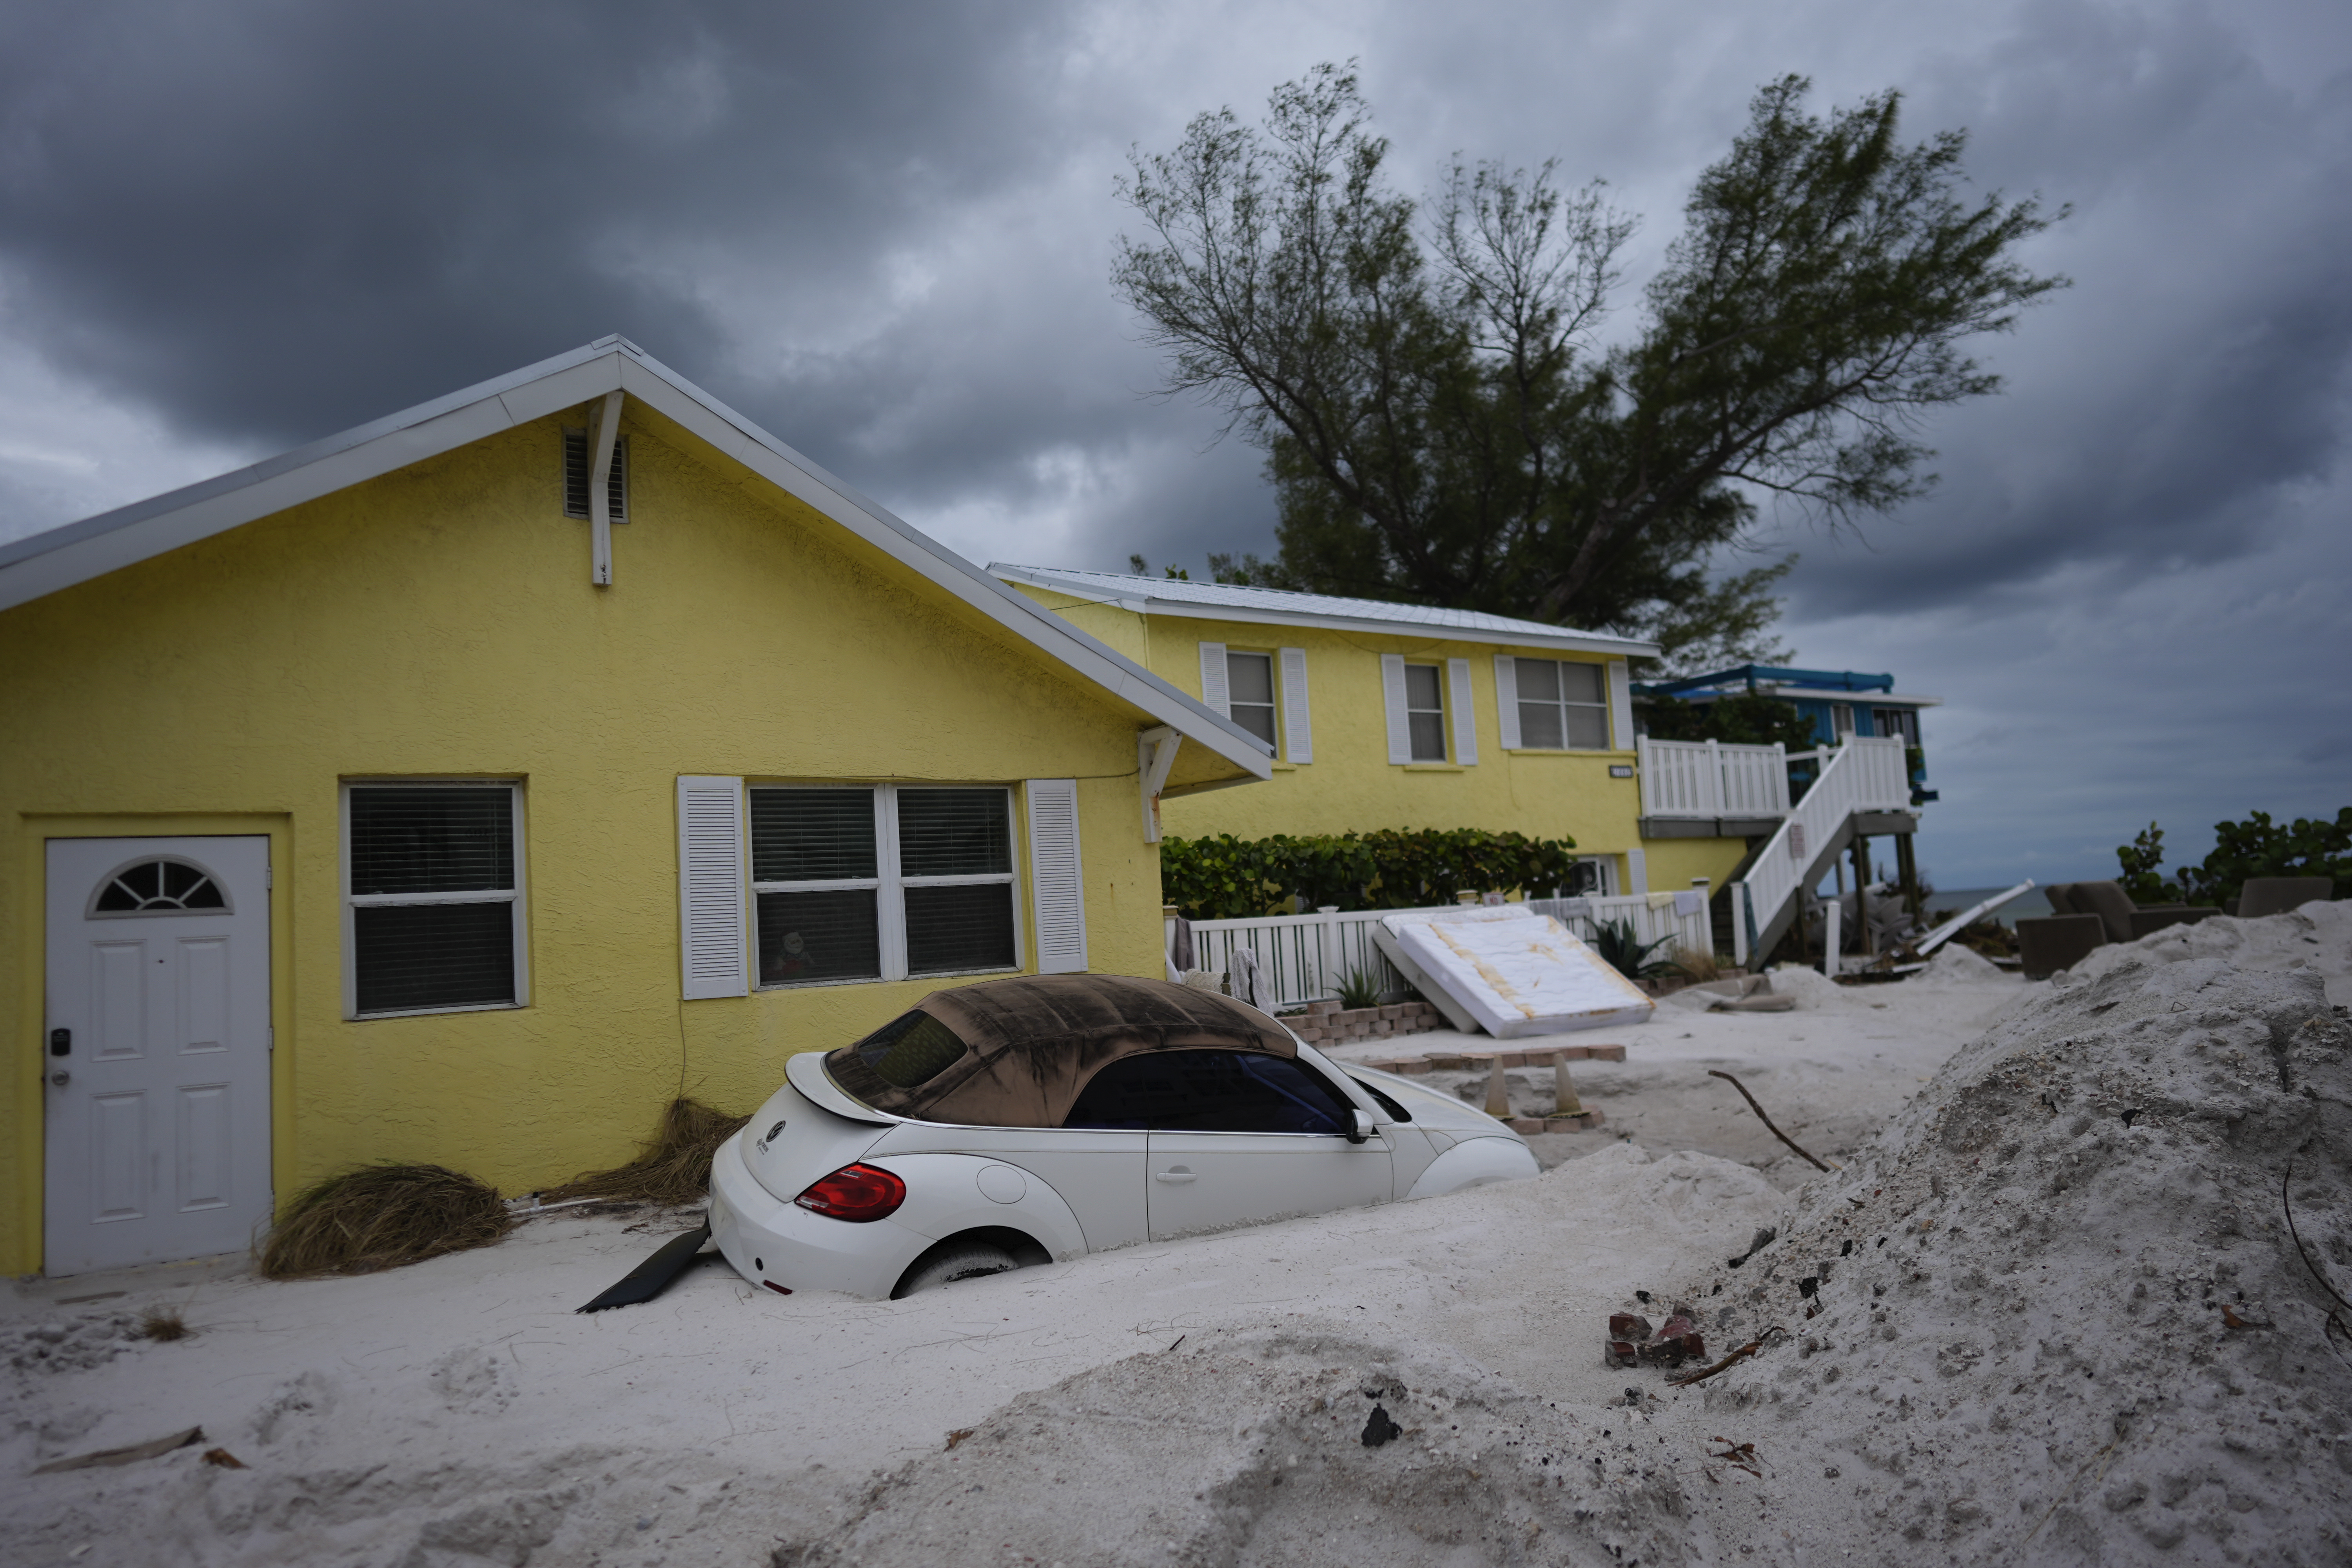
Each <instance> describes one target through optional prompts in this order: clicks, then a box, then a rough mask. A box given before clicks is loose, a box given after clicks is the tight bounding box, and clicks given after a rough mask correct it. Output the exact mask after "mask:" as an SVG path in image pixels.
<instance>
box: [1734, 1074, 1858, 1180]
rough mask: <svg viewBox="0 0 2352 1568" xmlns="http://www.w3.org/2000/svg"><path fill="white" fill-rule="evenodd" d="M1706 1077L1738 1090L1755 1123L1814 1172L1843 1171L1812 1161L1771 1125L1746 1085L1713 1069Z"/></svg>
mask: <svg viewBox="0 0 2352 1568" xmlns="http://www.w3.org/2000/svg"><path fill="white" fill-rule="evenodd" d="M1706 1076H1707V1077H1709V1078H1719V1079H1723V1081H1724V1082H1726V1083H1727V1084H1729V1085H1730V1086H1731V1087H1732V1088H1734V1089H1738V1091H1739V1098H1740V1099H1742V1100H1746V1101H1747V1102H1748V1110H1752V1111H1754V1112H1755V1113H1756V1120H1757V1121H1761V1122H1762V1123H1763V1124H1764V1126H1765V1128H1766V1129H1767V1130H1768V1131H1770V1132H1771V1134H1772V1136H1773V1137H1775V1138H1778V1139H1779V1140H1780V1142H1783V1143H1786V1144H1787V1145H1788V1146H1789V1147H1790V1148H1791V1149H1794V1150H1795V1151H1796V1152H1798V1153H1800V1154H1802V1155H1804V1157H1805V1158H1806V1159H1807V1160H1808V1161H1810V1162H1811V1164H1812V1167H1813V1169H1814V1170H1816V1171H1843V1170H1844V1169H1845V1167H1844V1166H1843V1165H1824V1164H1822V1163H1821V1162H1820V1161H1819V1160H1816V1159H1814V1158H1813V1156H1812V1153H1811V1151H1809V1150H1807V1149H1806V1148H1805V1147H1804V1145H1803V1144H1801V1143H1799V1142H1797V1141H1796V1140H1795V1139H1794V1138H1791V1137H1790V1136H1789V1135H1788V1134H1787V1133H1786V1132H1783V1131H1780V1129H1779V1128H1778V1127H1774V1126H1773V1125H1772V1119H1771V1118H1770V1117H1769V1116H1767V1115H1765V1114H1764V1108H1763V1107H1762V1106H1760V1105H1759V1104H1757V1103H1756V1097H1755V1096H1754V1095H1752V1094H1750V1093H1748V1086H1747V1085H1746V1084H1744V1083H1742V1082H1740V1081H1739V1080H1738V1079H1736V1078H1734V1077H1732V1076H1731V1075H1730V1074H1729V1073H1727V1072H1717V1070H1716V1069H1715V1068H1707V1069H1706Z"/></svg>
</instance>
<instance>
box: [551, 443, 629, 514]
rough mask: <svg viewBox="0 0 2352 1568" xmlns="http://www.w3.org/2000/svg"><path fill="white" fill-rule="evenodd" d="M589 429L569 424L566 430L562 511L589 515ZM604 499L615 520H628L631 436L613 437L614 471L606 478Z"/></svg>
mask: <svg viewBox="0 0 2352 1568" xmlns="http://www.w3.org/2000/svg"><path fill="white" fill-rule="evenodd" d="M588 470H589V462H588V432H587V431H585V430H583V429H577V428H574V427H572V426H565V428H564V431H563V515H564V516H566V517H586V516H587V515H588ZM604 496H605V502H606V505H607V506H608V508H609V509H610V510H611V513H612V518H613V521H614V522H626V521H629V438H628V437H626V436H620V437H614V441H613V473H612V477H611V478H610V479H607V480H605V482H604Z"/></svg>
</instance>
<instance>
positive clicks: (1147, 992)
mask: <svg viewBox="0 0 2352 1568" xmlns="http://www.w3.org/2000/svg"><path fill="white" fill-rule="evenodd" d="M1536 1170H1537V1166H1536V1161H1535V1156H1534V1155H1533V1154H1531V1153H1530V1152H1528V1146H1527V1144H1526V1142H1524V1141H1522V1140H1521V1139H1520V1138H1519V1136H1518V1135H1517V1133H1515V1132H1513V1131H1510V1130H1509V1129H1508V1128H1507V1127H1505V1126H1503V1125H1502V1124H1501V1123H1500V1122H1497V1121H1494V1120H1493V1119H1492V1118H1490V1117H1487V1116H1485V1115H1483V1114H1481V1113H1480V1112H1479V1111H1477V1110H1474V1109H1472V1108H1471V1107H1469V1106H1466V1105H1465V1104H1463V1103H1462V1102H1461V1101H1459V1100H1454V1099H1453V1098H1452V1097H1450V1096H1447V1095H1444V1094H1439V1093H1435V1092H1433V1091H1432V1090H1430V1089H1426V1088H1423V1087H1422V1086H1421V1085H1418V1084H1415V1083H1414V1082H1412V1079H1404V1078H1398V1077H1396V1076H1394V1075H1392V1074H1390V1073H1383V1072H1374V1071H1371V1070H1370V1069H1368V1068H1359V1067H1346V1068H1343V1067H1341V1066H1340V1065H1339V1064H1338V1063H1336V1062H1333V1061H1331V1060H1329V1059H1328V1058H1325V1057H1324V1056H1322V1055H1321V1054H1320V1053H1318V1051H1316V1050H1315V1049H1314V1048H1313V1047H1309V1046H1307V1045H1306V1044H1304V1043H1303V1042H1301V1041H1300V1040H1299V1039H1298V1038H1297V1037H1295V1036H1293V1035H1292V1034H1291V1033H1290V1031H1289V1030H1287V1029H1286V1028H1284V1027H1283V1026H1282V1025H1281V1024H1279V1023H1277V1022H1276V1020H1275V1019H1273V1018H1270V1017H1268V1016H1266V1015H1265V1014H1264V1013H1261V1012H1259V1011H1257V1010H1256V1009H1255V1008H1253V1007H1247V1006H1244V1005H1242V1004H1240V1003H1238V1002H1234V1001H1232V1000H1229V999H1228V998H1226V997H1223V996H1220V995H1217V994H1213V993H1210V992H1205V991H1199V990H1194V989H1191V988H1188V987H1185V986H1181V985H1173V984H1169V983H1167V982H1165V981H1160V980H1133V979H1127V978H1124V977H1121V976H1118V975H1108V974H1066V975H1043V976H1031V975H1024V976H1020V977H1017V978H1012V979H1005V980H993V981H985V982H982V983H981V984H976V985H968V986H964V987H962V988H961V989H958V990H953V991H940V992H936V993H934V994H931V995H929V996H927V997H925V998H924V999H923V1000H922V1002H921V1003H920V1004H919V1005H917V1007H916V1008H915V1010H914V1011H913V1012H911V1013H908V1014H907V1015H905V1016H902V1017H899V1018H897V1019H894V1020H893V1021H892V1022H890V1023H888V1024H886V1025H884V1026H882V1027H881V1028H879V1029H877V1030H876V1031H875V1032H874V1033H873V1034H871V1035H868V1036H867V1037H866V1038H864V1039H862V1040H860V1041H858V1042H857V1043H856V1044H855V1045H851V1046H845V1047H841V1048H840V1049H839V1050H835V1051H830V1052H826V1053H824V1054H822V1055H820V1054H818V1053H815V1052H807V1053H804V1054H803V1055H800V1056H796V1057H793V1058H792V1060H791V1061H790V1062H789V1063H788V1064H787V1066H786V1069H785V1083H784V1087H783V1088H782V1089H778V1090H777V1091H776V1092H775V1094H774V1096H773V1097H772V1098H771V1099H770V1100H769V1101H768V1102H767V1104H765V1105H763V1106H761V1108H760V1111H759V1114H758V1115H756V1116H754V1117H752V1119H751V1121H750V1123H749V1124H748V1125H746V1126H745V1127H744V1129H743V1131H740V1132H739V1133H737V1134H736V1135H735V1136H734V1137H733V1138H730V1139H729V1140H728V1141H727V1142H726V1143H725V1144H723V1145H721V1146H720V1148H719V1155H718V1158H717V1159H716V1160H715V1161H714V1162H713V1163H712V1167H711V1173H710V1229H711V1236H712V1237H713V1239H714V1240H715V1241H716V1242H717V1243H718V1246H719V1250H720V1251H721V1252H723V1253H724V1254H725V1255H726V1258H727V1260H728V1261H729V1262H730V1263H731V1264H733V1265H734V1266H735V1268H737V1269H738V1270H739V1271H740V1273H741V1274H742V1276H743V1278H744V1279H749V1280H751V1282H752V1283H754V1284H755V1285H763V1286H765V1287H767V1288H768V1289H771V1290H776V1291H779V1292H784V1293H789V1292H791V1291H793V1290H806V1289H814V1290H842V1291H846V1292H848V1293H849V1294H851V1295H855V1296H866V1297H875V1298H879V1297H886V1296H904V1295H907V1294H908V1293H910V1292H912V1291H916V1290H921V1289H929V1288H930V1287H932V1286H937V1285H943V1284H946V1283H948V1282H949V1281H950V1280H954V1279H967V1278H970V1277H971V1276H973V1275H978V1274H996V1273H1002V1272H1003V1271H1004V1270H1005V1269H1008V1268H1021V1267H1022V1266H1024V1265H1025V1264H1034V1263H1044V1262H1046V1261H1048V1260H1054V1259H1062V1258H1076V1257H1077V1256H1078V1255H1079V1254H1081V1253H1087V1252H1100V1251H1102V1250H1104V1249H1105V1248H1107V1247H1124V1246H1127V1245H1128V1244H1129V1243H1132V1242H1139V1241H1143V1240H1146V1239H1150V1240H1153V1241H1158V1240H1162V1239H1165V1238H1168V1237H1181V1236H1191V1235H1197V1234H1199V1233H1202V1232H1204V1231H1218V1230H1229V1229H1232V1228H1234V1226H1245V1225H1257V1224H1262V1223H1264V1222H1265V1221H1268V1220H1276V1219H1286V1218H1288V1217H1290V1216H1292V1215H1310V1214H1324V1213H1328V1212H1329V1211H1331V1210H1334V1209H1344V1208H1353V1207H1357V1206H1360V1205H1366V1204H1380V1203H1388V1202H1391V1201H1392V1200H1394V1199H1399V1198H1419V1197H1431V1196H1434V1195H1436V1194H1441V1193H1450V1192H1455V1191H1458V1190H1460V1189H1462V1188H1464V1187H1475V1186H1480V1185H1483V1184H1486V1183H1489V1182H1500V1181H1508V1180H1511V1179H1514V1178H1516V1177H1520V1176H1532V1175H1534V1174H1535V1173H1536Z"/></svg>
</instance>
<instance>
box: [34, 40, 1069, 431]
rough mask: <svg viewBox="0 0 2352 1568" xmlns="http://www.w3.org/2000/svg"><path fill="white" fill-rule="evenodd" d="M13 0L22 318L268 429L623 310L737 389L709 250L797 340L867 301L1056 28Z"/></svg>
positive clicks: (981, 180) (607, 322)
mask: <svg viewBox="0 0 2352 1568" xmlns="http://www.w3.org/2000/svg"><path fill="white" fill-rule="evenodd" d="M10 16H11V17H12V18H13V19H12V20H9V21H7V22H5V23H0V27H5V32H0V104H5V106H6V108H5V110H4V111H0V114H5V119H0V191H5V200H0V262H5V268H6V270H7V273H8V275H9V278H10V281H11V284H12V289H11V295H12V299H13V300H14V301H15V304H16V310H15V312H14V313H15V317H16V320H15V321H14V325H15V327H16V331H18V332H19V333H20V334H22V335H23V336H24V337H26V339H28V340H29V341H30V342H32V343H33V344H34V345H35V346H37V348H38V349H39V350H41V351H42V352H43V353H45V354H46V355H47V356H48V357H49V358H50V359H51V360H52V362H54V363H57V364H58V365H59V366H60V367H62V368H63V369H65V370H67V371H68V372H69V373H71V374H77V375H79V376H81V377H84V378H87V379H89V380H91V381H94V382H96V383H98V384H100V385H102V386H104V387H106V388H108V389H110V390H111V391H112V392H114V393H115V394H117V395H120V396H121V397H124V398H127V399H131V400H136V401H141V402H145V403H148V404H151V405H153V406H155V407H158V408H160V409H161V410H163V412H164V413H165V414H166V415H167V416H169V417H170V418H171V420H172V421H173V423H174V424H175V425H177V426H179V427H181V428H182V429H184V430H186V431H189V432H193V433H194V434H197V435H200V436H210V437H237V438H248V439H253V440H258V441H262V442H266V443H268V444H272V445H278V444H286V443H291V442H294V441H298V440H300V439H304V438H307V437H314V436H318V435H320V434H323V433H326V432H328V431H331V430H334V429H337V428H341V427H342V426H349V425H352V424H356V423H359V422H361V421H362V420H364V419H368V418H372V417H374V416H378V415H381V414H383V413H385V412H387V411H389V410H390V409H392V408H394V407H398V406H400V405H404V404H406V403H409V402H413V401H417V400H421V399H423V398H425V397H429V396H433V395H438V394H440V393H443V392H446V391H448V390H450V389H452V388H454V387H456V386H457V385H461V384H465V383H467V382H468V381H471V380H474V379H477V378H480V377H484V376H488V375H491V374H498V373H499V372H502V371H504V370H507V369H510V368H512V367H514V366H516V365H520V364H522V363H529V362H530V361H531V360H533V359H536V358H539V357H541V356H543V355H546V354H548V353H554V352H558V351H560V350H562V349H564V348H567V347H570V346H572V345H574V344H577V343H580V342H586V341H587V340H589V339H591V338H593V337H595V336H597V335H600V334H602V333H604V332H607V331H624V332H626V333H628V334H630V335H631V336H632V337H635V338H636V339H638V340H639V341H640V342H644V343H646V345H647V346H649V347H651V348H652V349H653V350H654V351H655V352H656V353H658V354H660V355H662V356H663V357H665V358H667V359H668V360H670V361H671V362H672V363H677V364H679V365H680V366H681V367H685V368H687V369H688V372H689V374H698V375H702V376H705V377H708V378H709V379H711V380H713V381H714V382H716V383H718V384H720V386H721V389H722V390H727V391H734V390H737V388H736V387H730V386H727V385H726V382H727V380H728V376H727V374H726V369H727V367H729V366H730V359H731V358H732V354H731V350H732V348H733V346H734V345H733V342H732V337H731V333H732V330H733V324H732V323H731V322H730V321H729V320H728V319H727V318H726V315H725V313H724V312H723V310H719V309H718V308H716V307H715V306H714V303H713V301H712V300H710V299H709V297H708V295H707V293H706V291H705V285H706V284H707V282H708V279H706V278H704V277H702V276H700V275H699V274H698V268H696V266H695V262H696V260H697V258H699V259H700V260H702V261H703V262H705V263H723V264H724V265H725V266H726V267H729V268H734V269H736V270H737V271H739V272H742V273H745V274H748V275H749V277H748V278H747V280H746V281H747V286H750V285H751V283H752V282H754V281H756V284H757V285H758V286H760V287H764V288H767V289H773V290H777V291H789V292H791V293H792V294H793V295H794V296H795V297H796V298H797V299H799V300H801V301H803V309H804V310H805V311H806V312H807V315H808V316H809V318H811V319H810V320H809V321H805V322H804V323H803V326H804V327H806V328H808V329H811V330H812V331H815V330H819V329H821V328H822V326H823V324H824V317H825V315H826V314H827V312H828V310H833V311H839V312H841V313H844V314H850V313H855V312H856V310H859V309H860V308H862V306H863V303H864V300H865V297H866V293H867V291H868V289H869V287H870V274H871V271H872V269H873V268H874V267H875V265H876V260H877V255H878V254H880V253H882V252H885V251H887V249H888V248H889V247H891V246H892V245H894V244H897V243H902V242H904V241H905V240H906V239H907V238H908V237H909V236H919V233H920V231H921V230H922V228H923V226H924V225H925V224H926V222H927V221H929V219H930V218H931V217H933V216H935V215H936V214H937V212H938V211H939V210H940V208H941V207H942V206H943V205H950V204H952V203H954V202H956V201H959V200H963V199H968V198H969V197H970V195H971V194H972V193H974V192H978V191H985V190H987V189H988V188H989V187H990V186H992V184H996V183H998V182H1000V181H1001V180H1002V179H1003V177H1004V176H1005V174H1006V173H1007V172H1008V171H1017V170H1020V169H1022V168H1024V167H1025V166H1026V165H1027V164H1029V163H1031V162H1032V161H1033V160H1034V157H1035V153H1036V145H1037V143H1038V142H1040V141H1041V140H1043V139H1045V138H1046V137H1047V136H1048V135H1049V134H1050V132H1051V127H1050V126H1049V125H1048V123H1047V122H1046V121H1045V119H1044V118H1043V116H1044V112H1045V110H1047V109H1048V108H1049V107H1050V100H1047V99H1045V98H1043V97H1041V96H1040V95H1039V94H1038V93H1037V91H1036V76H1037V69H1036V58H1037V49H1038V44H1039V40H1040V39H1041V38H1042V37H1046V36H1048V35H1050V34H1051V33H1052V32H1053V31H1054V30H1055V28H1056V27H1057V26H1059V25H1060V23H1061V21H1062V13H1061V12H1060V10H1059V9H1058V8H1056V7H1054V6H1051V5H1034V4H1024V5H939V6H934V7H922V8H917V7H912V6H892V7H889V8H887V10H885V11H866V10H864V9H862V8H859V7H850V6H830V5H792V6H784V5H758V4H746V5H733V6H730V5H698V6H694V7H679V6H652V5H622V4H601V5H591V4H572V3H566V4H560V5H559V4H540V5H465V4H450V3H446V0H445V3H439V4H422V5H402V6H389V7H385V6H365V7H362V6H341V5H335V6H303V5H251V4H247V5H235V4H212V5H203V6H186V5H121V4H102V3H101V4H92V5H77V6H70V7H30V6H27V7H16V8H13V9H12V11H11V13H10ZM714 373H715V374H714ZM738 379H739V383H740V378H738ZM832 390H833V391H835V393H836V394H837V393H838V391H839V387H838V386H837V385H835V387H834V388H833V389H832ZM836 401H838V400H837V399H836ZM850 402H851V403H852V404H853V405H854V404H855V402H856V399H854V398H853V399H851V400H850Z"/></svg>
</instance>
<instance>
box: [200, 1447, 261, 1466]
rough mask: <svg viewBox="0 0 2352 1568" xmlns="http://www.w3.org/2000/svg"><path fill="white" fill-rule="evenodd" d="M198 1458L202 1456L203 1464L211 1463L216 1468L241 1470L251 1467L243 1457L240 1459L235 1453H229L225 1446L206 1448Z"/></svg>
mask: <svg viewBox="0 0 2352 1568" xmlns="http://www.w3.org/2000/svg"><path fill="white" fill-rule="evenodd" d="M198 1458H202V1459H203V1460H204V1462H205V1464H207V1465H211V1466H213V1467H214V1468H216V1469H223V1470H243V1469H250V1468H252V1467H251V1466H249V1465H247V1463H246V1462H245V1461H244V1460H243V1459H240V1458H237V1457H236V1455H235V1454H232V1453H230V1452H229V1451H228V1450H227V1449H226V1448H206V1449H205V1451H204V1453H203V1454H201V1455H199V1456H198Z"/></svg>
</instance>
